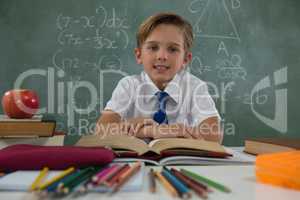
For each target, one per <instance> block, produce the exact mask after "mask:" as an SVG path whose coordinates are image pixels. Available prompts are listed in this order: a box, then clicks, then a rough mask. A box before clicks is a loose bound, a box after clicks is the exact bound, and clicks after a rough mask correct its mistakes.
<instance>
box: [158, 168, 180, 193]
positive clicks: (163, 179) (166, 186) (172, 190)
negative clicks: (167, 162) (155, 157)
mask: <svg viewBox="0 0 300 200" xmlns="http://www.w3.org/2000/svg"><path fill="white" fill-rule="evenodd" d="M155 176H156V177H157V178H158V180H159V181H160V182H161V183H162V184H163V186H164V187H165V188H166V190H167V191H168V192H169V193H170V194H171V195H172V196H173V197H178V193H177V191H176V189H175V188H174V187H173V186H172V185H171V183H169V182H168V181H167V179H165V177H163V176H162V175H161V174H160V173H159V172H155Z"/></svg>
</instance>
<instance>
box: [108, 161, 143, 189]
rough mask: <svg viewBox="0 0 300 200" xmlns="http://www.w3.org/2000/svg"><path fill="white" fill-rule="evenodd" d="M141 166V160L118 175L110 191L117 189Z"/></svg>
mask: <svg viewBox="0 0 300 200" xmlns="http://www.w3.org/2000/svg"><path fill="white" fill-rule="evenodd" d="M140 168H141V161H138V162H136V163H134V164H133V165H132V166H131V167H130V168H129V169H128V170H127V171H125V172H124V173H123V174H121V175H120V177H119V178H118V179H117V182H116V185H115V186H114V188H113V190H112V193H114V192H116V191H118V190H119V189H120V188H121V187H122V185H124V183H126V182H127V181H128V180H129V179H130V178H131V177H133V175H135V174H136V173H137V172H138V171H139V170H140Z"/></svg>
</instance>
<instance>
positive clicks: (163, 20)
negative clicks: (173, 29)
mask: <svg viewBox="0 0 300 200" xmlns="http://www.w3.org/2000/svg"><path fill="white" fill-rule="evenodd" d="M161 24H170V25H174V26H177V27H178V28H179V29H180V30H182V33H183V37H184V48H185V51H188V50H190V49H191V47H192V45H193V39H194V37H193V27H192V25H191V24H190V23H189V22H188V21H187V20H185V19H183V18H182V17H181V16H179V15H177V14H174V13H169V12H168V13H158V14H156V15H152V16H150V17H149V18H148V19H146V20H145V21H144V22H143V23H142V24H141V25H140V27H139V29H138V32H137V34H136V40H137V47H138V48H140V47H141V46H142V45H143V43H144V42H145V40H146V39H147V37H148V36H149V35H150V34H151V33H152V31H153V30H154V29H155V28H156V27H157V26H158V25H161Z"/></svg>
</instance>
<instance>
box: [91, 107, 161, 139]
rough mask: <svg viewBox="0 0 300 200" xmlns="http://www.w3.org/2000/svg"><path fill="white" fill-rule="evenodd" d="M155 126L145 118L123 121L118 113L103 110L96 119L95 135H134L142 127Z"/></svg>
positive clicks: (154, 123)
mask: <svg viewBox="0 0 300 200" xmlns="http://www.w3.org/2000/svg"><path fill="white" fill-rule="evenodd" d="M156 124H157V123H156V122H155V121H154V120H153V119H150V118H145V117H137V118H131V119H128V120H126V121H123V120H122V119H121V116H120V115H119V114H118V113H116V112H114V111H112V110H104V111H103V112H102V115H101V117H100V118H99V119H98V122H97V126H96V129H95V133H96V134H101V135H102V134H110V135H112V134H113V135H120V134H124V135H136V134H137V132H139V131H140V129H142V128H143V127H145V126H149V125H156Z"/></svg>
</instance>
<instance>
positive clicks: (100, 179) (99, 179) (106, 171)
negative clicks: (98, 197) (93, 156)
mask: <svg viewBox="0 0 300 200" xmlns="http://www.w3.org/2000/svg"><path fill="white" fill-rule="evenodd" d="M116 167H117V165H113V166H111V167H107V168H105V169H103V170H101V171H100V172H99V173H97V174H96V175H94V176H93V178H92V182H93V183H94V184H95V185H99V184H100V183H101V182H103V181H104V180H105V179H106V178H107V175H109V173H110V172H111V171H112V170H113V169H114V168H116Z"/></svg>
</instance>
